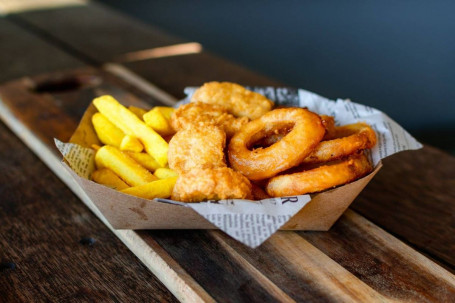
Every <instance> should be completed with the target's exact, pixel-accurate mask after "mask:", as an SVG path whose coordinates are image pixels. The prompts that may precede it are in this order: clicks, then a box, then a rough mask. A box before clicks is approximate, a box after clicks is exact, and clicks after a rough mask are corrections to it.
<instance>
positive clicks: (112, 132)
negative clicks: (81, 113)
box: [92, 113, 125, 147]
mask: <svg viewBox="0 0 455 303" xmlns="http://www.w3.org/2000/svg"><path fill="white" fill-rule="evenodd" d="M92 124H93V128H94V129H95V132H96V135H97V136H98V139H100V141H101V143H103V144H107V145H112V146H115V147H119V146H120V144H121V143H122V140H123V137H125V134H124V133H123V132H122V131H121V129H120V128H118V127H117V126H115V125H114V124H112V123H111V122H110V121H109V120H108V119H107V118H106V117H105V116H103V114H101V113H96V114H94V115H93V116H92Z"/></svg>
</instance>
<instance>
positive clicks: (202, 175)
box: [172, 167, 252, 202]
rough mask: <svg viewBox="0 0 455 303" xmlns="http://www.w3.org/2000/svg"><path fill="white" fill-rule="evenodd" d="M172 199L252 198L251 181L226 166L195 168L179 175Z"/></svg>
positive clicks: (183, 200)
mask: <svg viewBox="0 0 455 303" xmlns="http://www.w3.org/2000/svg"><path fill="white" fill-rule="evenodd" d="M172 199H173V200H177V201H182V202H200V201H206V200H224V199H252V195H251V183H250V181H249V180H248V179H247V178H246V177H245V176H243V175H242V174H241V173H238V172H236V171H234V170H232V169H231V168H228V167H219V168H213V169H199V168H195V169H192V170H190V171H189V172H187V173H184V174H181V175H180V176H179V178H178V179H177V182H176V183H175V186H174V190H173V192H172Z"/></svg>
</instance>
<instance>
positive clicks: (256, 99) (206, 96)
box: [191, 82, 274, 120]
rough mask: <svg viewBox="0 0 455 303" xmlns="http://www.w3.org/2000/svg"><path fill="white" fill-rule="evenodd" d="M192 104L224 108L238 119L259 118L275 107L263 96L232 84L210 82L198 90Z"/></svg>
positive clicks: (192, 98)
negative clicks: (205, 104)
mask: <svg viewBox="0 0 455 303" xmlns="http://www.w3.org/2000/svg"><path fill="white" fill-rule="evenodd" d="M191 102H203V103H208V104H216V105H219V106H222V107H224V108H225V109H226V110H227V111H228V113H230V114H233V115H234V116H236V117H248V118H250V119H251V120H253V119H256V118H259V117H260V116H262V115H263V114H265V113H266V112H268V111H270V110H271V109H272V107H273V105H274V104H273V102H272V101H270V100H269V99H267V98H266V97H264V96H263V95H261V94H258V93H255V92H252V91H250V90H247V89H246V88H244V87H243V86H241V85H239V84H235V83H230V82H208V83H205V84H204V85H203V86H201V87H200V88H199V89H197V90H196V91H195V92H194V94H193V96H192V97H191Z"/></svg>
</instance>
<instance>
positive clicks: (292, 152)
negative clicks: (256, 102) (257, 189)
mask: <svg viewBox="0 0 455 303" xmlns="http://www.w3.org/2000/svg"><path fill="white" fill-rule="evenodd" d="M281 128H290V129H291V131H290V132H289V133H288V134H286V135H285V136H284V137H283V138H282V139H281V140H279V141H278V142H276V143H275V144H273V145H271V146H269V147H267V148H258V149H253V150H251V149H250V148H251V146H254V142H257V141H258V140H260V139H261V138H263V137H264V136H267V135H268V134H269V133H270V132H271V131H273V130H274V129H281ZM324 134H325V129H324V127H323V125H322V123H321V119H320V118H319V116H318V115H316V114H314V113H312V112H310V111H308V110H306V109H303V108H280V109H275V110H273V111H270V112H268V113H267V114H265V115H263V116H262V117H260V118H258V119H256V120H253V121H251V122H249V123H248V124H246V125H245V126H244V127H242V128H241V129H240V131H238V132H237V133H236V134H235V135H234V137H233V138H232V139H231V142H230V143H229V148H228V156H229V162H230V164H231V166H232V168H234V169H235V170H237V171H240V172H241V173H242V174H244V175H245V176H246V177H247V178H248V179H250V180H262V179H266V178H270V177H273V176H275V175H276V174H278V173H279V172H282V171H284V170H286V169H288V168H291V167H293V166H296V165H298V164H299V163H300V162H301V161H302V160H303V159H305V158H306V157H307V156H308V155H309V154H310V153H311V152H312V151H313V149H314V147H315V146H316V145H317V144H318V143H319V142H320V141H321V139H322V137H323V136H324Z"/></svg>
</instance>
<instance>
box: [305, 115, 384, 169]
mask: <svg viewBox="0 0 455 303" xmlns="http://www.w3.org/2000/svg"><path fill="white" fill-rule="evenodd" d="M333 137H335V138H334V139H332V140H327V141H322V142H321V143H319V144H318V145H317V146H316V148H315V149H314V151H313V152H312V153H311V154H310V155H309V156H308V157H307V158H305V159H304V160H303V161H302V163H308V164H309V163H323V162H328V161H333V160H337V159H341V158H343V157H345V156H348V155H351V154H353V153H355V152H358V151H360V150H363V149H368V148H372V147H373V146H375V145H376V134H375V132H374V130H373V129H372V128H371V127H370V126H369V125H368V124H366V123H354V124H349V125H344V126H339V127H336V128H335V131H334V135H333Z"/></svg>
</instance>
